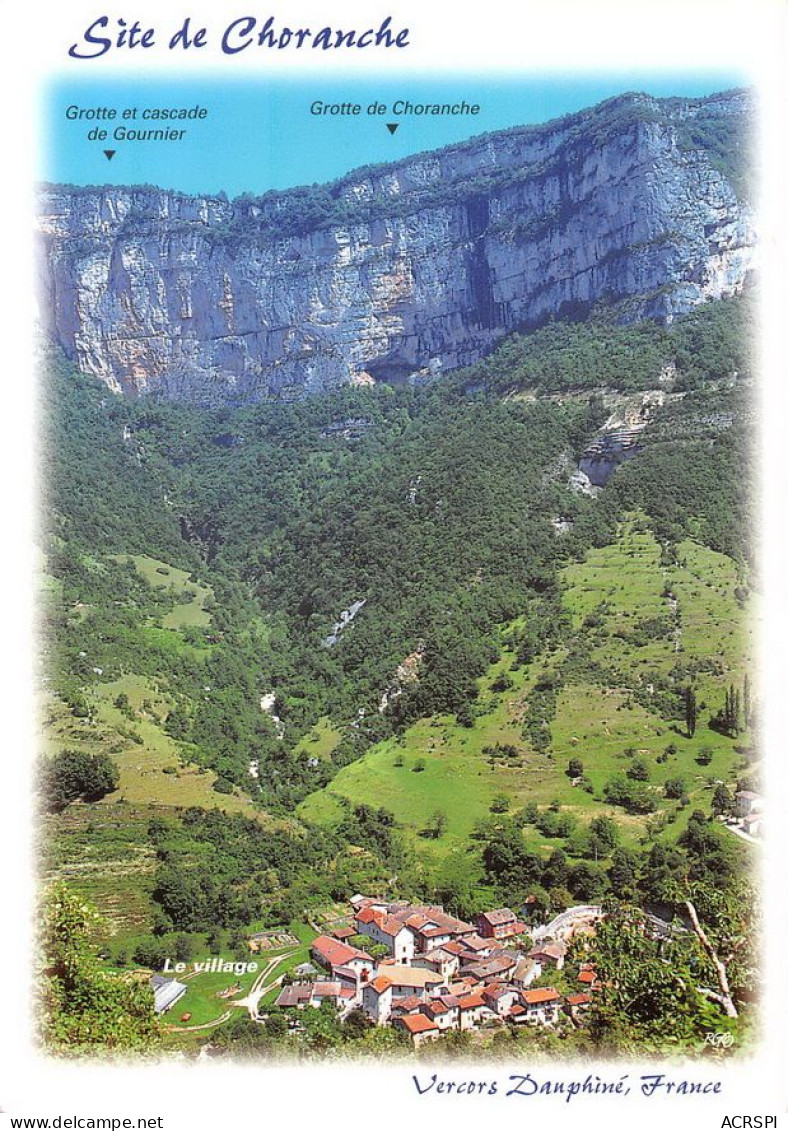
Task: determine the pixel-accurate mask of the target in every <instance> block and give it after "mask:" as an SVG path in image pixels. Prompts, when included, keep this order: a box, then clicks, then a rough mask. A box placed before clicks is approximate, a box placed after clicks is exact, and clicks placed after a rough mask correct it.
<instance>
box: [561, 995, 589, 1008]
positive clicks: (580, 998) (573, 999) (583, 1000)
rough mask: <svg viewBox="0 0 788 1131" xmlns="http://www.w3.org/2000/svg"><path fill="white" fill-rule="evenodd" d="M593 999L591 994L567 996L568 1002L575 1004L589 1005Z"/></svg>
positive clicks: (568, 1003)
mask: <svg viewBox="0 0 788 1131" xmlns="http://www.w3.org/2000/svg"><path fill="white" fill-rule="evenodd" d="M590 1001H591V994H568V995H567V997H566V1004H567V1005H571V1006H575V1005H588V1004H589V1002H590Z"/></svg>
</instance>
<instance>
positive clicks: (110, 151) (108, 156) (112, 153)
mask: <svg viewBox="0 0 788 1131" xmlns="http://www.w3.org/2000/svg"><path fill="white" fill-rule="evenodd" d="M115 153H116V150H114V149H105V150H104V156H105V157H106V159H107V160H108V161H111V160H112V158H113V157H114V156H115Z"/></svg>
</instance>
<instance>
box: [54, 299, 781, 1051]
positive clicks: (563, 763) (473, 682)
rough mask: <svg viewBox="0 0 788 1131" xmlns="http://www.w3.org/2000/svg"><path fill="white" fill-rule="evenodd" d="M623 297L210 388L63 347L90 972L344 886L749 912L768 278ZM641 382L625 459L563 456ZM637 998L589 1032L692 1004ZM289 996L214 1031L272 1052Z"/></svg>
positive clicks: (465, 904) (607, 941)
mask: <svg viewBox="0 0 788 1131" xmlns="http://www.w3.org/2000/svg"><path fill="white" fill-rule="evenodd" d="M625 314H626V312H625V311H622V310H618V311H615V310H602V309H598V310H595V311H590V312H584V314H583V317H582V319H581V320H576V321H559V322H555V323H552V324H549V325H547V326H544V327H542V328H541V329H539V330H537V331H535V332H534V333H532V334H519V335H513V336H511V337H510V338H507V339H506V340H505V341H504V342H503V343H502V344H501V345H500V346H499V347H498V348H497V349H496V350H495V351H493V352H492V353H491V354H490V355H489V357H487V358H486V359H485V360H483V361H481V362H479V363H478V364H476V365H474V366H472V367H470V368H469V369H466V370H463V371H460V372H457V373H455V374H452V375H449V376H446V377H442V378H440V379H437V380H433V381H431V382H428V383H426V384H420V385H412V386H411V385H408V384H397V385H396V386H390V385H386V384H378V385H377V386H375V387H372V388H343V389H338V390H336V391H334V392H331V393H327V394H324V395H320V396H314V397H309V398H307V399H304V400H301V401H297V402H267V403H263V404H257V405H248V406H237V407H225V408H218V409H217V408H214V409H198V408H194V407H189V406H183V405H178V404H173V403H168V402H164V401H157V400H156V399H155V398H152V397H151V398H143V399H141V400H139V401H131V400H124V399H121V398H119V397H117V396H115V395H114V394H112V393H111V392H109V391H108V389H107V388H106V387H105V386H104V385H103V384H101V383H99V382H98V381H95V380H93V379H90V378H87V377H84V376H82V375H80V374H78V373H77V372H76V371H75V370H74V369H73V367H72V366H71V365H70V364H69V363H68V362H67V361H65V360H64V359H63V357H62V356H60V355H59V354H58V353H56V352H55V351H54V350H53V349H52V348H50V347H48V346H43V345H42V397H41V402H42V405H43V411H42V418H41V450H42V471H41V474H42V481H43V483H44V484H45V491H44V498H43V506H42V514H41V521H40V551H41V570H40V600H39V611H40V631H39V640H40V647H41V651H42V653H43V661H44V665H43V667H44V672H45V675H44V677H43V680H42V686H41V695H40V699H41V716H42V728H43V739H42V744H41V746H42V749H41V758H40V763H41V764H40V766H39V772H38V776H37V783H38V788H39V791H40V795H41V803H42V817H41V834H42V835H41V840H42V864H43V870H44V873H45V875H46V876H47V877H49V878H50V879H55V880H63V879H66V880H67V881H69V878H70V877H74V876H80V874H81V875H82V879H78V880H74V881H70V882H73V884H74V887H75V888H76V890H78V891H79V893H80V895H81V896H83V897H84V898H85V899H86V900H88V901H90V902H92V903H95V904H96V905H97V906H98V908H99V910H100V911H101V912H102V913H103V916H104V923H103V926H102V927H101V928H96V929H95V930H92V932H88V931H87V928H85V937H86V938H87V936H88V934H90V938H91V939H92V940H93V946H94V952H95V953H92V954H91V955H89V956H88V957H86V958H85V962H86V963H87V967H86V968H87V969H89V971H91V972H92V973H90V977H91V978H92V977H94V975H95V977H96V978H98V977H99V975H101V977H102V978H103V977H106V976H108V975H107V974H106V971H107V970H109V971H112V972H115V974H117V975H118V976H120V975H121V974H122V973H123V972H124V971H129V970H131V969H133V968H134V966H135V964H136V965H139V964H143V965H144V966H147V967H150V968H151V969H157V968H160V967H161V963H162V962H163V960H164V958H165V957H166V955H167V954H169V953H172V951H173V947H175V946H176V944H177V945H178V946H179V947H180V948H181V949H182V950H183V952H184V953H186V952H187V951H188V952H189V953H195V952H197V953H199V952H200V948H205V947H206V946H207V947H214V948H215V947H216V946H220V945H222V946H226V947H229V948H230V949H231V950H232V951H237V952H238V953H244V952H246V951H245V937H246V935H248V933H249V931H250V930H252V929H255V928H257V929H268V928H275V927H280V926H287V925H288V924H289V925H291V928H292V930H294V931H296V932H302V931H303V930H305V929H306V926H305V925H308V924H310V923H314V922H315V921H318V920H319V918H320V915H321V913H322V911H323V910H324V909H326V908H331V907H336V906H337V905H339V904H342V903H343V901H346V900H347V899H348V898H349V896H350V895H352V894H353V893H354V892H356V891H370V892H383V891H386V892H390V893H391V894H393V895H397V896H402V897H407V898H410V899H414V900H418V899H421V900H440V902H442V903H443V904H444V906H445V907H446V908H447V909H448V910H450V911H452V912H453V913H455V914H459V915H462V916H466V917H467V916H473V915H475V914H476V913H477V912H478V911H480V910H483V909H484V908H485V907H489V906H498V905H511V906H521V905H524V904H526V903H527V905H528V906H530V907H531V908H532V909H533V913H534V914H537V913H540V914H544V915H547V914H549V913H552V912H556V911H560V910H562V909H563V908H565V907H567V906H569V905H570V904H571V903H573V902H593V901H609V902H610V903H611V906H612V905H613V904H615V905H616V906H618V907H619V908H620V911H619V912H618V913H619V914H621V915H624V916H626V915H632V914H635V913H636V911H635V910H632V909H637V908H639V907H642V906H644V905H645V904H649V905H655V906H656V905H658V906H660V907H662V908H663V909H664V908H668V909H673V911H671V913H674V912H675V913H678V912H680V911H681V908H682V905H683V903H684V902H685V901H686V899H688V898H690V895H688V894H687V893H691V898H692V899H693V901H694V905H695V906H697V907H698V908H700V909H702V911H703V914H704V915H705V916H706V923H707V926H708V930H709V931H711V932H712V933H714V932H717V934H719V936H720V938H722V937H723V936H726V932H727V933H728V934H730V932H731V929H732V928H731V923H732V922H734V921H735V922H739V923H740V922H741V921H742V920H743V917H746V916H749V915H751V914H752V911H753V900H752V896H751V893H749V892H748V888H747V884H748V869H749V862H750V858H751V856H752V852H751V851H750V846H748V845H746V844H744V843H743V842H742V841H741V840H739V839H738V838H736V837H734V836H733V835H732V834H731V833H730V832H729V830H727V829H725V828H723V827H722V825H721V824H720V823H719V822H718V821H717V820H716V818H717V817H718V816H719V815H720V814H725V813H727V812H730V811H731V808H732V805H733V794H734V793H735V791H736V790H737V789H742V788H757V787H758V780H759V779H758V754H757V730H758V699H757V688H754V682H753V681H754V673H753V670H752V665H753V662H754V644H753V640H752V627H751V626H752V618H753V615H754V611H755V604H756V600H757V594H756V592H755V589H756V586H755V582H754V577H753V550H752V545H753V539H752V536H751V518H752V511H753V501H752V484H751V465H752V461H751V458H750V444H751V442H752V431H753V407H752V389H751V383H752V382H751V376H752V375H751V363H750V360H749V355H748V343H749V342H750V341H751V339H752V327H753V323H754V310H753V302H752V299H751V298H750V297H748V296H745V297H744V298H741V299H730V300H724V301H719V302H716V303H713V304H709V305H708V306H704V307H700V308H698V309H697V310H695V311H694V312H693V313H692V314H690V315H687V316H686V317H684V318H680V319H677V320H675V321H674V323H673V324H672V325H671V326H670V327H665V326H662V325H659V324H657V323H652V322H649V321H645V322H639V323H636V324H631V325H630V324H627V323H626V321H623V322H622V321H621V318H622V317H625ZM654 389H658V390H661V391H662V392H663V393H664V394H665V395H664V397H662V398H661V401H660V403H659V404H658V405H657V407H656V408H654V409H653V411H652V412H651V414H650V416H649V418H648V423H647V426H646V427H645V428H644V430H643V432H642V435H641V436H640V438H639V441H638V449H637V454H636V455H635V456H634V458H632V459H630V460H628V461H627V462H625V463H622V464H621V465H620V466H619V467H618V468H617V470H616V471H615V474H614V475H613V476H612V478H611V480H610V482H609V484H608V485H607V486H606V487H605V488H604V489H602V490H601V491H594V492H590V493H589V492H588V491H584V490H582V489H578V487H577V483H576V481H575V480H573V472H574V471H575V469H576V467H577V464H578V461H579V459H580V456H581V455H582V453H583V451H584V450H585V449H586V447H587V446H588V445H589V443H590V442H591V441H592V440H593V439H594V438H595V437H596V436H598V435H599V433H600V429H602V427H603V425H604V423H605V421H606V420H607V419H608V418H609V417H610V416H611V413H612V414H615V413H619V414H620V413H621V412H623V411H625V410H628V409H630V408H631V407H632V405H633V404H634V403H636V402H637V401H638V398H639V397H640V396H641V395H642V394H643V393H644V392H645V391H647V390H654ZM715 783H716V784H715ZM88 860H89V861H90V862H91V868H90V869H89V870H86V871H83V872H80V865H83V864H84V863H85V862H86V861H88ZM392 877H393V878H392ZM723 892H724V893H726V903H725V907H722V906H721V905H720V896H721V893H723ZM61 902H62V901H61ZM64 906H65V905H64ZM78 911H79V909H76V910H74V914H75V916H77V918H79V915H81V916H83V918H84V916H85V915H87V913H86V912H84V910H82V911H79V915H77V912H78ZM79 921H80V923H82V919H80V920H79ZM754 929H755V928H754V927H750V926H748V927H747V930H748V932H749V931H751V930H752V931H753V932H754ZM80 930H82V927H80ZM298 937H299V938H301V935H300V934H298ZM622 937H623V936H621V935H620V934H619V936H617V937H614V936H613V935H610V936H606V935H604V933H602V935H601V937H600V940H599V943H598V947H599V953H598V956H597V961H598V964H599V965H600V967H604V963H605V962H609V963H613V964H615V963H616V962H618V961H619V960H620V955H619V956H618V957H617V956H616V953H617V952H616V947H620V945H621V938H622ZM715 937H716V936H715ZM726 937H727V936H726ZM80 945H82V944H80ZM85 945H86V946H87V943H86V944H85ZM636 949H637V948H636V947H635V946H634V943H633V945H632V947H631V948H630V952H631V953H630V955H629V957H628V959H627V961H629V960H630V958H631V957H632V953H634V951H635V950H636ZM685 949H686V948H685ZM86 954H87V952H86ZM635 959H636V962H635V966H636V967H637V963H638V962H640V963H641V967H642V969H645V968H647V967H648V966H649V963H651V962H655V961H658V959H657V958H655V957H654V956H653V955H650V954H645V953H644V954H642V955H640V956H639V957H638V956H637V955H635ZM677 961H678V959H677ZM737 961H738V965H735V966H734V967H732V970H733V971H734V972H735V979H734V981H735V986H734V989H735V992H737V993H739V994H740V996H741V997H742V998H746V997H748V996H751V995H752V992H753V988H754V984H755V982H756V980H757V979H756V976H755V973H754V962H749V963H745V962H743V961H742V960H737ZM697 962H698V958H697V955H696V956H695V957H693V954H690V953H685V952H684V951H682V954H681V964H682V969H684V980H685V982H686V979H687V978H690V977H691V978H692V979H694V980H696V981H697V980H698V979H699V978H702V969H700V968H698V967H697ZM701 965H702V964H701ZM94 967H95V968H94ZM638 968H640V967H638ZM654 969H656V968H654ZM102 971H104V973H102ZM636 976H637V975H636V974H633V977H636ZM732 977H733V974H732ZM50 989H51V992H52V994H54V995H55V997H57V995H58V994H61V995H62V994H63V993H65V990H64V988H63V987H62V986H53V987H50ZM689 997H692V995H689ZM608 998H609V1000H608ZM64 1002H65V1004H62V1006H61V1008H62V1009H63V1010H64V1011H65V1012H66V1013H68V1011H69V1009H71V1008H72V1007H73V1008H76V1006H75V1005H74V1003H73V1002H71V1003H70V1004H69V1002H68V1001H66V1000H65V999H64ZM652 1004H653V1011H652V1013H651V1014H648V1013H645V1014H644V1016H643V1017H642V1018H640V1019H639V1020H638V1024H637V1026H635V1027H634V1028H632V1027H630V1030H629V1035H628V1036H627V1034H626V1033H625V1029H626V1026H625V1025H624V1023H623V1021H622V1012H621V1007H620V1002H619V1003H618V1004H617V1003H616V1000H614V996H613V995H607V996H606V999H605V1003H604V1008H600V1010H599V1013H598V1016H596V1017H595V1020H594V1025H593V1026H592V1027H590V1028H589V1029H588V1030H586V1031H584V1033H583V1035H582V1042H585V1043H586V1044H587V1043H588V1042H593V1041H596V1042H597V1045H598V1047H605V1048H608V1047H609V1048H614V1049H619V1050H623V1051H625V1050H626V1049H627V1048H628V1047H629V1043H628V1042H630V1041H632V1040H640V1041H641V1042H644V1043H646V1044H648V1043H649V1042H652V1043H653V1044H654V1047H657V1046H658V1045H659V1042H660V1040H661V1039H662V1038H663V1037H665V1039H667V1040H668V1041H669V1040H671V1039H674V1037H675V1039H678V1040H681V1041H683V1042H689V1043H690V1044H691V1043H692V1041H695V1040H696V1039H697V1037H698V1034H699V1033H700V1032H701V1030H702V1029H703V1026H706V1027H707V1028H708V1022H709V1009H710V1008H711V1007H710V1006H707V1007H705V1008H704V1010H703V1011H698V1010H695V1011H693V1009H692V1007H691V1004H690V1002H689V1000H688V1001H687V1003H686V1009H685V1008H684V1007H682V1009H681V1010H680V1011H678V1014H677V1018H676V1019H675V1026H676V1029H675V1033H674V1035H673V1037H671V1035H670V1031H671V1022H670V1018H669V1010H668V1005H667V1002H666V1001H662V1000H659V1001H658V1000H657V998H656V997H655V999H654V1001H653V1003H652ZM135 1008H136V1007H135ZM679 1014H680V1016H679ZM745 1014H746V1011H745ZM329 1021H330V1019H328V1020H325V1019H324V1024H323V1028H322V1029H321V1030H320V1032H321V1034H322V1035H321V1038H320V1040H321V1041H322V1042H323V1047H337V1048H340V1047H344V1046H345V1044H346V1043H347V1042H349V1041H350V1042H353V1047H354V1048H355V1049H356V1050H357V1046H358V1045H359V1033H356V1034H355V1036H354V1035H353V1034H352V1033H345V1032H343V1030H342V1026H339V1025H338V1024H334V1023H333V1022H332V1023H331V1024H329ZM715 1023H716V1022H715ZM81 1024H82V1023H81V1021H79V1022H78V1023H77V1022H75V1027H74V1028H73V1032H78V1033H80V1034H83V1028H82V1027H81ZM332 1024H333V1025H334V1027H333V1028H332ZM742 1025H743V1026H745V1027H746V1016H745V1019H744V1021H743V1022H742ZM277 1028H279V1027H278V1026H277V1025H273V1027H272V1031H271V1032H270V1033H266V1032H265V1031H264V1030H265V1026H264V1027H262V1030H260V1031H258V1032H256V1033H250V1032H249V1031H247V1030H245V1029H244V1027H243V1026H242V1025H236V1026H235V1027H234V1028H233V1027H232V1026H230V1027H226V1029H227V1032H226V1035H225V1037H223V1039H224V1040H226V1042H227V1043H228V1046H232V1045H233V1044H234V1043H235V1044H237V1046H238V1049H239V1050H241V1049H246V1050H247V1051H248V1049H249V1048H250V1047H251V1048H253V1049H254V1050H255V1054H259V1055H274V1054H275V1050H276V1049H279V1048H280V1047H281V1045H282V1042H283V1041H284V1042H287V1041H290V1040H291V1038H289V1037H287V1036H286V1034H285V1035H283V1034H282V1032H281V1031H280V1032H279V1033H278V1035H277V1033H276V1032H275V1030H276V1029H277ZM258 1029H259V1027H258ZM65 1031H67V1032H72V1029H69V1028H68V1026H66V1030H65ZM742 1031H744V1029H743V1030H742ZM633 1033H634V1034H635V1035H634V1036H633ZM233 1034H234V1035H233ZM159 1036H161V1035H159ZM138 1037H139V1041H138V1043H139V1044H141V1045H143V1046H147V1045H148V1044H149V1043H150V1044H156V1042H157V1040H158V1039H159V1038H156V1039H155V1040H154V1037H153V1036H151V1034H150V1033H149V1032H148V1031H147V1029H145V1026H144V1025H143V1026H142V1028H141V1030H140V1033H139V1034H138ZM361 1037H363V1033H362V1034H361ZM149 1038H150V1040H149ZM48 1039H50V1038H48ZM376 1039H379V1038H376ZM82 1040H83V1037H82V1036H80V1037H79V1039H78V1040H77V1039H76V1038H73V1037H69V1036H68V1035H66V1036H63V1037H62V1038H61V1037H59V1036H58V1035H57V1034H55V1035H54V1036H52V1037H51V1042H52V1043H54V1044H55V1045H58V1042H59V1041H60V1042H61V1043H62V1044H63V1045H66V1044H68V1043H69V1041H71V1043H72V1044H73V1043H74V1042H75V1041H76V1043H77V1044H79V1043H80V1042H81V1041H82ZM136 1040H137V1038H133V1039H132V1038H131V1037H130V1038H129V1047H132V1046H134V1047H137V1045H136V1044H135V1041H136ZM534 1040H536V1038H534ZM578 1040H580V1038H578ZM332 1042H333V1044H332ZM89 1043H90V1042H89V1041H88V1044H89ZM362 1043H363V1042H362ZM548 1043H549V1042H548ZM373 1044H374V1042H373ZM258 1046H259V1047H258ZM308 1046H309V1041H306V1042H305V1045H304V1047H305V1048H306V1047H308Z"/></svg>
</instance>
